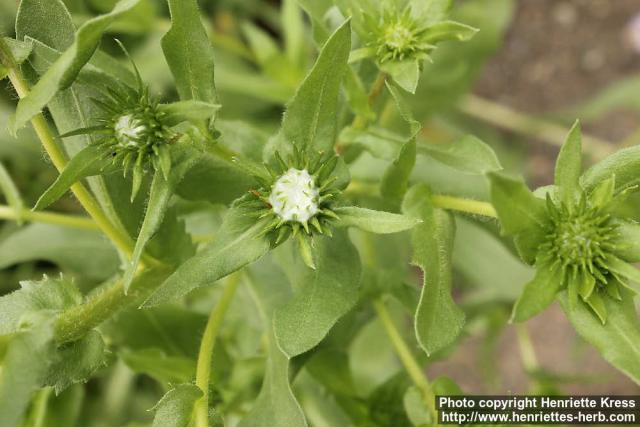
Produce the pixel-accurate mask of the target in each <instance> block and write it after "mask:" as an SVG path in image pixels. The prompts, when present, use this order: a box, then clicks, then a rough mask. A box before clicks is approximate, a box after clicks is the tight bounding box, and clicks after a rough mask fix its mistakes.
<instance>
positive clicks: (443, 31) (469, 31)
mask: <svg viewBox="0 0 640 427" xmlns="http://www.w3.org/2000/svg"><path fill="white" fill-rule="evenodd" d="M477 32H478V29H477V28H473V27H471V26H469V25H465V24H462V23H460V22H455V21H441V22H438V23H436V24H433V25H431V26H430V27H429V28H427V29H426V30H425V34H424V39H425V41H426V42H427V43H431V44H436V43H439V42H442V41H447V40H459V41H467V40H470V39H471V37H473V36H475V35H476V33H477Z"/></svg>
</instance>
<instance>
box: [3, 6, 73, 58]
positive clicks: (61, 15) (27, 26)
mask: <svg viewBox="0 0 640 427" xmlns="http://www.w3.org/2000/svg"><path fill="white" fill-rule="evenodd" d="M45 12H46V15H45V14H44V13H45ZM16 35H17V38H18V39H24V37H25V36H27V35H28V36H29V37H32V38H33V39H35V40H39V41H40V42H42V43H44V44H45V45H47V46H50V47H52V48H54V49H57V50H59V51H63V50H65V49H67V48H68V47H69V46H71V44H72V43H73V40H74V37H75V34H74V30H73V22H72V21H71V15H70V14H69V12H68V10H67V8H66V7H65V5H64V3H63V2H62V1H60V0H22V1H21V2H20V8H19V9H18V16H17V17H16Z"/></svg>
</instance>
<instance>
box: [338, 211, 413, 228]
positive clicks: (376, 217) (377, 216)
mask: <svg viewBox="0 0 640 427" xmlns="http://www.w3.org/2000/svg"><path fill="white" fill-rule="evenodd" d="M334 212H335V213H337V214H338V216H339V217H340V221H339V222H338V224H337V225H339V226H345V227H358V228H359V229H361V230H364V231H369V232H371V233H377V234H389V233H398V232H400V231H405V230H409V229H411V228H413V227H414V226H415V225H416V224H419V223H420V222H421V221H420V220H419V219H416V218H412V217H409V216H407V215H400V214H395V213H390V212H383V211H376V210H373V209H365V208H358V207H355V206H347V207H340V208H335V209H334Z"/></svg>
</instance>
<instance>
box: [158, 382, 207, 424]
mask: <svg viewBox="0 0 640 427" xmlns="http://www.w3.org/2000/svg"><path fill="white" fill-rule="evenodd" d="M201 397H202V390H200V389H199V388H198V387H197V386H195V385H193V384H179V385H177V386H176V387H175V388H173V389H171V390H169V392H167V394H165V395H164V396H163V397H162V399H160V401H159V402H158V404H157V405H156V406H155V407H154V408H153V410H154V411H155V413H156V415H155V416H154V418H153V424H152V427H187V426H188V425H189V424H190V422H191V419H192V413H193V405H194V403H195V402H196V401H197V400H198V399H200V398H201Z"/></svg>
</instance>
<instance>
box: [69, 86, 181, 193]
mask: <svg viewBox="0 0 640 427" xmlns="http://www.w3.org/2000/svg"><path fill="white" fill-rule="evenodd" d="M93 102H94V103H95V104H96V105H97V107H98V109H99V110H100V115H99V116H98V117H97V118H96V119H95V122H96V123H97V125H96V126H92V127H88V128H84V129H78V130H76V131H73V132H70V133H69V134H67V135H64V136H70V135H78V134H91V135H94V137H95V138H94V143H95V144H96V145H97V146H98V147H99V151H100V153H101V155H102V156H105V157H108V158H110V159H111V163H112V165H113V166H114V167H118V168H122V170H123V173H124V175H125V176H126V175H127V174H128V172H129V171H131V170H132V171H133V183H132V191H131V198H132V199H133V198H135V196H136V194H137V192H138V190H139V188H140V185H141V182H142V177H143V175H144V173H145V170H146V169H148V168H149V167H152V168H153V169H155V170H161V171H162V172H163V174H164V176H165V178H167V177H168V175H169V170H170V168H171V158H170V154H169V144H171V143H172V142H173V141H174V139H175V138H176V137H177V134H175V133H174V132H173V131H172V130H171V129H170V128H169V127H168V126H166V125H165V124H163V119H164V117H165V113H164V112H162V111H159V110H158V104H157V103H156V102H155V101H154V100H152V99H151V97H150V96H149V91H148V88H147V87H146V86H145V85H144V84H143V83H142V81H141V80H140V79H138V87H137V88H136V89H133V88H131V87H128V86H125V85H123V84H118V86H115V87H108V88H106V89H104V97H103V98H102V99H93Z"/></svg>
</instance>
